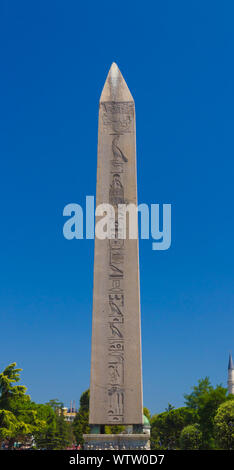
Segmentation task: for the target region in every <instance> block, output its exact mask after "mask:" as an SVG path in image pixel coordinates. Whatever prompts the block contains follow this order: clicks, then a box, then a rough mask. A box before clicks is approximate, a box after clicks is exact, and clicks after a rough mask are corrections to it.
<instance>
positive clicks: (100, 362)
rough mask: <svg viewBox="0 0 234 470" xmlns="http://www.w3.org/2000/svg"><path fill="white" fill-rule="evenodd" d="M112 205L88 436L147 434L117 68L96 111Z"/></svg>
mask: <svg viewBox="0 0 234 470" xmlns="http://www.w3.org/2000/svg"><path fill="white" fill-rule="evenodd" d="M105 203H108V204H111V205H112V206H113V207H114V210H115V215H116V219H115V220H116V224H115V226H116V233H115V238H112V239H104V240H103V239H101V240H100V239H99V238H98V237H97V236H96V237H95V255H94V286H93V317H92V352H91V383H90V416H89V423H90V427H91V433H95V432H96V433H101V432H102V429H103V427H104V425H105V424H107V425H114V424H118V425H125V424H126V425H133V432H139V433H141V432H142V425H143V404H142V365H141V326H140V286H139V256H138V236H137V237H136V239H129V238H126V239H122V238H119V235H118V218H117V216H118V205H119V204H131V203H133V204H135V205H137V175H136V129H135V105H134V100H133V97H132V95H131V93H130V91H129V89H128V87H127V84H126V82H125V80H124V78H123V76H122V74H121V72H120V70H119V68H118V67H117V65H116V64H115V63H113V64H112V66H111V68H110V70H109V73H108V76H107V79H106V82H105V85H104V88H103V91H102V94H101V98H100V104H99V128H98V164H97V187H96V207H97V206H98V205H99V204H105Z"/></svg>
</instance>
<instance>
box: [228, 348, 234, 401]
mask: <svg viewBox="0 0 234 470" xmlns="http://www.w3.org/2000/svg"><path fill="white" fill-rule="evenodd" d="M227 383H228V393H231V394H232V395H234V365H233V360H232V355H231V353H230V354H229V362H228V382H227Z"/></svg>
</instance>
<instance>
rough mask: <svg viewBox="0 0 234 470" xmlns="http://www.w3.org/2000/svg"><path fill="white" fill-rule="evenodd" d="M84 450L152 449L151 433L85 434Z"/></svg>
mask: <svg viewBox="0 0 234 470" xmlns="http://www.w3.org/2000/svg"><path fill="white" fill-rule="evenodd" d="M83 438H84V450H150V436H149V434H84V435H83Z"/></svg>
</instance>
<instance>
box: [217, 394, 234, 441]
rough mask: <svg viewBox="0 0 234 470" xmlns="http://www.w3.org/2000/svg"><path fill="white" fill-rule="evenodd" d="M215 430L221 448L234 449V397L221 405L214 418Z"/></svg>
mask: <svg viewBox="0 0 234 470" xmlns="http://www.w3.org/2000/svg"><path fill="white" fill-rule="evenodd" d="M214 431H215V437H216V440H217V443H218V445H219V446H220V448H221V449H229V450H234V397H232V400H231V401H226V402H225V403H222V405H220V406H219V408H218V410H217V413H216V415H215V418H214Z"/></svg>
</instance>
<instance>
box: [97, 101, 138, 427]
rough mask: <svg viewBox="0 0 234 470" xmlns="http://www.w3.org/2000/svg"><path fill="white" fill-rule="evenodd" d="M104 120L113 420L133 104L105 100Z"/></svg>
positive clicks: (120, 410)
mask: <svg viewBox="0 0 234 470" xmlns="http://www.w3.org/2000/svg"><path fill="white" fill-rule="evenodd" d="M103 106H104V115H103V123H104V128H105V130H108V131H109V135H110V136H111V138H112V144H111V161H110V188H109V203H110V204H112V206H113V207H114V208H115V237H114V238H113V239H111V240H109V266H108V283H109V286H108V299H107V301H108V407H107V415H108V420H109V422H111V423H113V424H114V423H116V424H118V423H122V422H124V397H125V388H124V360H125V356H124V345H125V344H124V341H125V337H124V320H125V317H126V310H125V305H124V254H125V241H124V240H123V239H119V238H118V231H120V230H121V227H119V226H118V204H124V201H125V199H124V168H125V165H126V164H127V162H128V159H127V156H126V155H125V154H124V152H123V150H122V149H121V135H123V134H124V133H125V132H129V129H130V124H131V121H132V119H133V117H134V105H133V104H132V103H103Z"/></svg>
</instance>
